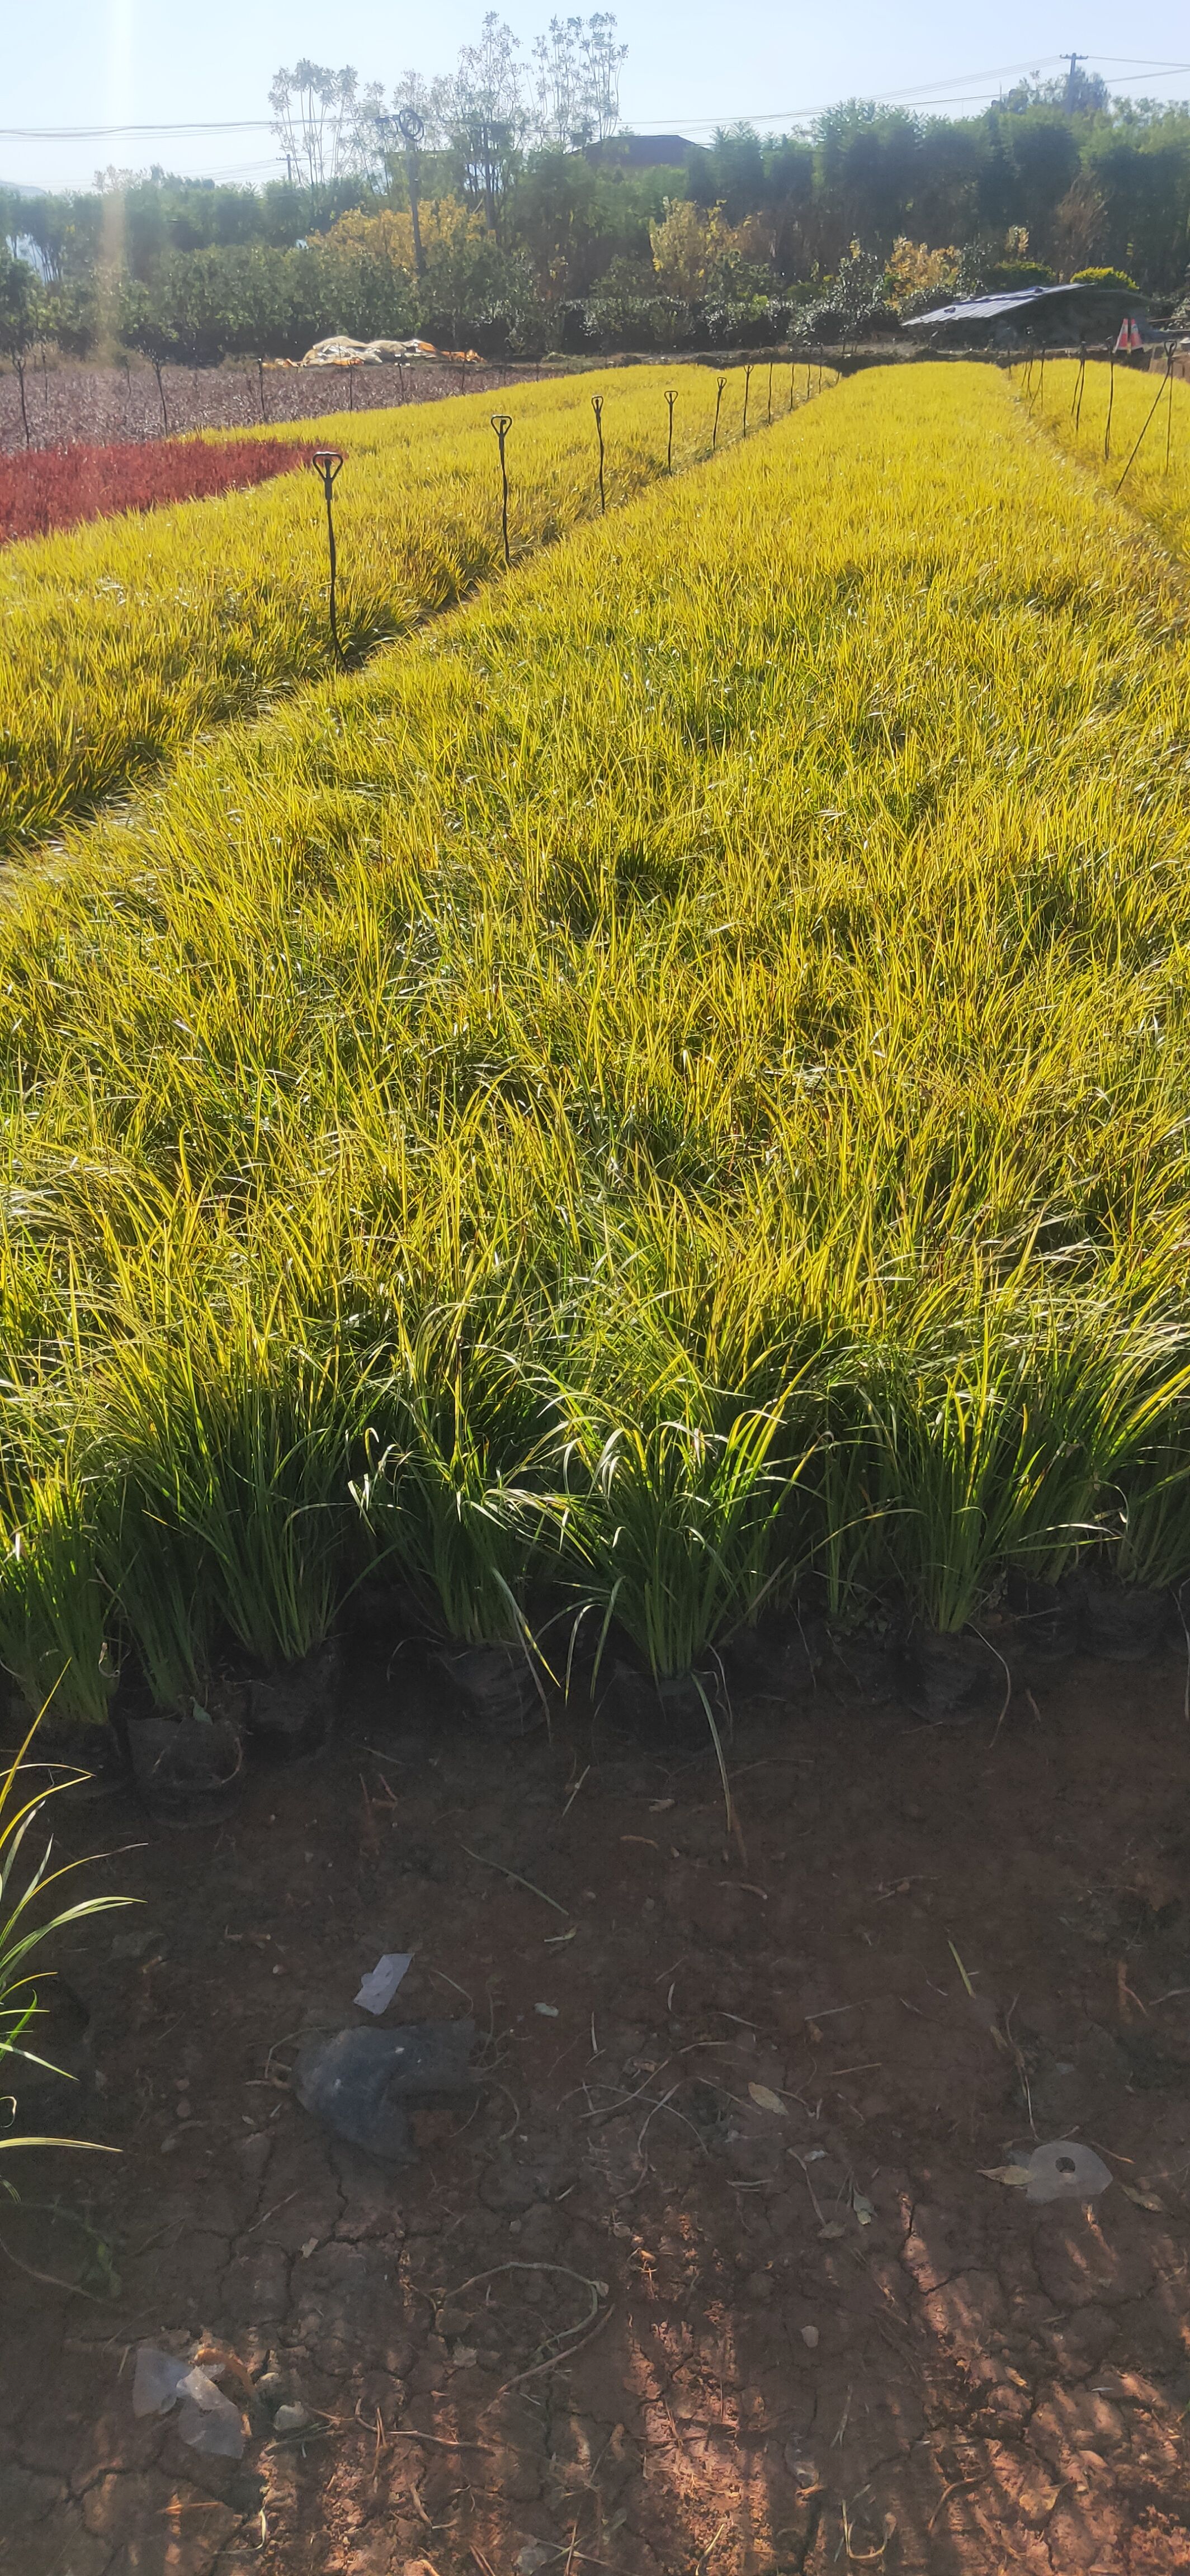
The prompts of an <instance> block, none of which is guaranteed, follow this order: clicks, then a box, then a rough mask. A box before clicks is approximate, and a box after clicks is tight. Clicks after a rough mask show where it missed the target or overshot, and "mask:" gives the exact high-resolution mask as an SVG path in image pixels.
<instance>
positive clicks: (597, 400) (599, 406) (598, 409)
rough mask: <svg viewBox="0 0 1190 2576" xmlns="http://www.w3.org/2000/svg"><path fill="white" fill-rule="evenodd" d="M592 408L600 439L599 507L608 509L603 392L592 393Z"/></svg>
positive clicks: (597, 434) (596, 432)
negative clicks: (604, 452)
mask: <svg viewBox="0 0 1190 2576" xmlns="http://www.w3.org/2000/svg"><path fill="white" fill-rule="evenodd" d="M591 409H592V411H593V412H594V414H595V434H596V436H597V438H598V440H599V507H600V509H601V510H606V508H607V494H606V492H605V491H604V488H603V396H602V394H592V396H591Z"/></svg>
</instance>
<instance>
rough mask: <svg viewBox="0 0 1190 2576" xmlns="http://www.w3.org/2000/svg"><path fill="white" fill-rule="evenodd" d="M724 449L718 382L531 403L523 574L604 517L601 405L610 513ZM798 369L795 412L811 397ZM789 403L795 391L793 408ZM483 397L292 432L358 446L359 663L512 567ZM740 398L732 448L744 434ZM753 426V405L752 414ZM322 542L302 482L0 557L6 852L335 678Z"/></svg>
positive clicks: (305, 480) (519, 542)
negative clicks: (286, 696) (224, 726)
mask: <svg viewBox="0 0 1190 2576" xmlns="http://www.w3.org/2000/svg"><path fill="white" fill-rule="evenodd" d="M675 383H676V385H677V387H678V400H677V403H676V406H675V412H674V442H673V461H674V466H675V468H678V467H682V466H686V465H688V464H690V463H691V462H692V460H693V459H695V458H697V457H701V456H704V455H705V454H706V452H707V450H708V448H709V446H710V441H711V436H712V430H713V422H714V409H715V379H714V377H713V376H712V375H710V374H709V373H708V371H707V370H706V369H704V368H698V367H681V368H678V369H676V370H670V371H668V372H667V371H666V370H665V369H663V368H661V367H642V368H636V369H633V370H632V371H631V373H628V372H625V371H623V370H614V371H613V370H607V371H605V372H603V373H600V374H597V375H596V374H593V375H590V376H579V377H568V378H564V379H561V380H555V381H552V382H550V381H547V382H545V383H543V384H540V385H518V386H516V387H515V388H513V389H512V390H511V391H510V392H508V393H507V394H506V395H501V396H500V397H499V398H498V401H497V402H496V404H495V407H496V408H504V409H506V410H508V411H510V412H511V413H512V415H513V419H514V426H513V430H512V433H511V435H510V439H509V448H508V459H509V471H510V481H511V485H512V504H511V511H510V536H511V542H512V547H513V552H514V557H523V556H525V555H527V554H529V553H531V552H532V551H533V550H534V549H535V548H536V547H538V546H540V545H543V544H547V543H548V542H550V541H551V540H552V539H554V538H556V537H558V536H560V535H562V534H563V533H564V532H565V531H566V530H567V529H569V528H571V527H573V526H575V525H576V524H577V523H578V522H579V521H581V520H583V519H586V518H591V517H593V516H594V515H595V514H596V513H597V512H598V509H599V495H598V484H597V451H596V435H595V423H594V418H593V415H592V410H591V397H592V395H593V394H601V395H602V396H603V400H604V415H603V418H604V434H605V440H606V447H607V473H606V490H607V498H608V503H609V506H615V505H616V504H618V503H620V502H622V501H623V500H624V499H625V498H627V497H629V496H630V495H631V494H633V493H635V492H637V491H639V490H640V489H641V488H642V486H643V485H645V484H647V483H648V482H649V481H651V480H652V479H653V478H655V477H656V476H657V475H658V474H660V473H662V472H663V471H664V469H665V464H666V453H667V425H668V415H667V411H666V405H665V400H664V389H665V387H666V386H667V385H673V384H675ZM805 388H806V378H805V373H804V371H799V373H798V377H797V398H798V399H799V400H803V399H804V398H805ZM790 390H791V385H790V384H789V383H786V382H785V380H784V377H783V379H782V389H781V391H782V399H783V401H784V400H788V398H789V394H790ZM493 407H494V404H493V397H492V396H491V395H489V394H469V395H466V396H461V397H452V398H450V399H449V400H445V401H442V402H435V403H419V404H409V405H407V406H404V407H401V408H397V409H393V410H389V411H379V412H370V413H364V412H361V413H356V414H355V415H353V416H352V415H345V414H339V415H338V416H337V417H335V416H332V417H330V418H328V419H323V420H313V421H308V422H298V423H297V424H296V425H287V426H286V429H285V431H284V432H281V431H279V430H275V431H271V432H270V431H262V432H261V433H259V434H260V435H261V436H263V437H281V436H284V437H285V438H286V439H299V440H305V439H309V440H310V441H311V442H313V443H318V444H330V445H334V446H338V447H341V448H343V449H344V450H345V451H346V453H347V460H348V461H347V464H346V465H345V467H344V469H343V472H342V474H341V475H340V477H339V482H338V486H337V490H336V516H337V521H338V534H339V550H340V595H339V622H340V633H341V636H342V639H343V644H344V648H345V652H346V654H347V657H348V659H349V661H358V660H360V659H361V658H362V657H363V656H364V655H365V654H366V653H368V652H369V651H371V650H372V649H373V648H374V647H375V646H377V645H378V644H382V643H384V642H385V641H387V640H390V639H392V638H394V637H398V636H401V635H404V634H407V633H408V631H409V630H410V628H411V627H413V626H415V625H416V624H417V623H418V621H419V620H420V619H422V618H423V617H425V616H426V615H428V614H430V613H431V612H433V611H434V610H437V609H441V608H444V607H449V606H450V605H452V604H453V603H454V602H456V601H458V600H459V599H461V598H462V597H464V596H465V595H466V593H467V592H469V591H470V590H471V589H472V588H473V587H474V585H475V584H476V583H477V582H479V581H481V580H483V579H484V578H485V577H486V576H487V575H489V574H491V573H493V572H494V571H496V570H498V569H499V570H502V569H503V553H502V541H501V528H500V480H499V472H498V462H497V454H496V442H495V439H494V437H493V434H492V430H491V427H490V415H491V413H492V410H493ZM739 410H740V402H739V397H738V391H737V393H736V394H735V396H734V397H731V398H728V399H725V404H724V410H723V417H722V431H723V435H724V437H725V438H726V437H727V436H728V435H730V434H735V435H738V433H739ZM753 418H754V419H755V407H754V411H753ZM331 662H332V656H331V651H330V642H329V635H328V628H327V613H326V523H325V515H324V510H323V504H322V497H321V489H320V486H319V485H318V484H317V483H316V481H315V479H314V477H313V476H312V475H311V474H309V473H306V472H299V473H296V474H288V475H285V476H282V477H280V478H279V479H278V480H277V481H276V482H274V483H268V484H262V485H260V486H258V487H257V488H256V489H255V490H253V491H250V492H234V493H229V494H227V495H226V496H224V497H221V498H218V499H215V500H206V501H192V502H183V503H180V504H178V505H177V506H175V507H173V508H170V509H165V510H160V511H152V512H149V513H146V514H144V515H143V516H141V515H133V516H121V517H118V518H113V519H107V520H99V521H92V522H91V523H89V524H88V525H87V526H85V527H81V528H77V529H73V530H69V531H67V532H65V533H63V534H60V535H57V536H52V537H45V538H38V539H32V540H30V541H28V542H27V543H24V544H20V545H14V546H10V547H6V548H5V549H4V550H3V551H2V552H0V851H3V850H10V849H12V848H13V847H15V846H16V845H18V844H19V843H21V842H25V843H27V842H29V841H30V840H32V839H35V838H37V837H39V836H43V835H45V834H47V833H50V832H55V831H58V830H59V829H60V828H61V826H62V825H63V823H64V822H65V821H67V820H68V819H69V818H71V817H77V816H78V815H80V814H82V813H85V812H87V811H88V810H91V809H93V808H94V807H95V805H96V804H97V803H98V802H99V800H100V799H102V798H104V797H110V796H113V795H118V794H123V793H125V792H126V791H127V790H129V789H130V788H132V787H134V786H135V785H136V784H137V783H138V782H139V781H141V780H143V779H144V778H145V777H146V776H147V775H149V774H151V772H152V770H153V768H154V767H155V766H156V765H157V764H158V763H159V762H160V761H161V759H162V758H163V757H164V756H168V755H170V754H174V753H176V752H177V751H178V750H179V749H180V748H181V746H182V745H184V744H185V743H187V742H189V741H191V740H192V739H193V737H194V735H195V734H196V733H197V732H199V731H201V730H202V729H203V728H204V727H209V726H211V725H214V724H217V723H220V722H223V721H225V720H226V719H228V718H229V717H232V716H235V715H243V714H245V713H247V712H249V711H250V710H252V709H254V708H260V707H261V706H262V705H264V704H266V703H267V702H268V701H269V700H270V699H271V698H273V697H275V696H277V695H278V693H280V692H283V691H287V690H289V689H290V688H292V687H293V686H294V685H295V684H296V683H299V682H302V681H305V680H308V679H309V678H310V677H311V676H316V675H318V674H319V673H321V672H324V671H325V670H327V669H328V668H329V667H331Z"/></svg>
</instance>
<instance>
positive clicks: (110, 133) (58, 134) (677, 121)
mask: <svg viewBox="0 0 1190 2576" xmlns="http://www.w3.org/2000/svg"><path fill="white" fill-rule="evenodd" d="M1071 59H1072V57H1071V56H1070V55H1068V54H1043V55H1041V56H1038V55H1036V54H1032V55H1030V56H1029V58H1028V59H1027V61H1024V62H1017V63H998V64H994V65H992V66H991V67H990V68H989V69H988V70H986V71H978V72H960V73H958V74H948V75H946V76H945V77H944V78H942V79H939V80H936V81H926V82H921V83H918V84H917V86H916V87H915V88H912V89H902V90H881V91H879V92H878V93H874V94H873V103H874V104H875V105H877V106H888V107H977V106H981V105H984V104H987V103H989V102H990V101H991V100H993V99H994V98H995V96H996V95H997V93H996V92H995V91H990V92H985V91H982V90H976V89H974V88H972V87H969V86H963V84H971V83H975V82H983V81H991V80H1009V79H1012V78H1014V77H1016V76H1018V75H1020V74H1022V73H1028V72H1032V73H1034V74H1036V73H1038V72H1041V71H1046V70H1050V69H1053V68H1055V67H1056V66H1057V65H1058V64H1059V63H1068V62H1070V61H1071ZM1073 59H1074V60H1075V61H1078V62H1085V63H1106V64H1113V63H1132V64H1136V65H1139V69H1136V70H1133V71H1131V72H1128V73H1126V74H1125V75H1124V77H1123V79H1122V80H1121V81H1120V87H1121V88H1131V87H1132V86H1133V85H1134V84H1135V83H1136V82H1137V81H1142V80H1145V79H1148V78H1149V77H1150V75H1151V74H1153V73H1190V62H1180V63H1175V62H1165V61H1158V60H1156V59H1149V58H1146V57H1144V56H1142V55H1137V54H1089V55H1088V54H1079V55H1077V56H1075V57H1073ZM839 104H840V101H839V100H838V99H826V100H819V101H818V103H817V104H816V105H815V106H813V107H780V108H751V109H737V110H736V111H734V113H730V114H724V113H723V112H722V111H720V113H719V114H718V115H716V116H678V115H675V114H673V113H672V112H671V113H669V114H668V115H664V116H663V115H655V116H652V117H648V118H643V119H642V120H641V122H642V124H643V125H645V126H651V127H653V128H655V129H660V130H668V131H671V132H681V131H683V130H684V129H685V128H686V127H687V126H704V127H705V126H710V127H716V126H721V125H751V124H757V125H779V124H799V123H802V122H804V121H805V120H806V119H807V118H809V117H815V116H825V115H827V114H828V113H829V111H830V109H831V108H832V107H837V106H838V105H839ZM274 131H275V126H274V122H273V120H272V118H271V117H210V118H206V119H204V120H202V121H201V122H197V123H187V124H160V125H147V124H141V125H0V143H120V142H137V141H142V140H143V141H145V142H150V141H158V142H184V141H186V140H187V139H188V138H190V137H191V136H194V137H198V136H205V135H215V134H271V133H273V132H274ZM245 166H246V165H245Z"/></svg>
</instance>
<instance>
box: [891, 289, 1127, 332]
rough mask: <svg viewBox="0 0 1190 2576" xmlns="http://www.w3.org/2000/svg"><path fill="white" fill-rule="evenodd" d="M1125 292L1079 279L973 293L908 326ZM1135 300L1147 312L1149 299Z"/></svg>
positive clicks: (986, 318) (994, 316)
mask: <svg viewBox="0 0 1190 2576" xmlns="http://www.w3.org/2000/svg"><path fill="white" fill-rule="evenodd" d="M1124 292H1125V291H1124V289H1123V288H1122V287H1119V286H1108V287H1103V286H1095V285H1093V284H1092V283H1091V282H1090V281H1089V280H1076V281H1075V283H1074V284H1073V285H1069V286H1018V287H1014V288H1013V290H1012V292H1011V293H1010V294H1007V295H972V296H969V297H968V298H967V300H966V302H965V303H962V304H939V305H936V306H935V309H934V311H933V312H932V313H915V314H914V316H913V319H912V321H908V322H906V323H905V325H904V327H905V329H906V331H924V330H926V329H927V328H928V327H929V325H930V324H931V323H937V322H998V321H999V320H1000V318H1001V316H1002V315H1004V314H1007V313H1023V312H1025V311H1027V310H1028V307H1029V306H1030V305H1033V304H1052V303H1053V302H1054V301H1055V299H1056V298H1061V297H1062V296H1066V297H1068V298H1069V297H1071V296H1075V297H1079V296H1087V295H1090V296H1096V295H1101V296H1105V297H1110V298H1111V299H1112V300H1113V302H1119V300H1120V298H1121V297H1122V296H1124ZM1131 300H1132V303H1133V305H1135V306H1136V307H1137V309H1138V310H1139V311H1140V312H1141V313H1143V312H1144V308H1145V303H1146V298H1145V297H1144V296H1143V295H1139V294H1135V293H1134V294H1133V295H1132V299H1131ZM1125 301H1127V298H1126V297H1125Z"/></svg>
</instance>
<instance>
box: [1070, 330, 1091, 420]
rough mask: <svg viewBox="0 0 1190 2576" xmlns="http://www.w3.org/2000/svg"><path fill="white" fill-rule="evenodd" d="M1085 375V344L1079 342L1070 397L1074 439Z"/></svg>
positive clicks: (1081, 402)
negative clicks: (1075, 374) (1076, 366)
mask: <svg viewBox="0 0 1190 2576" xmlns="http://www.w3.org/2000/svg"><path fill="white" fill-rule="evenodd" d="M1086 373H1087V344H1086V341H1085V340H1080V341H1079V344H1078V374H1077V376H1076V377H1075V380H1074V392H1073V394H1072V395H1071V397H1070V409H1071V412H1072V413H1073V415H1074V435H1075V437H1076V438H1077V437H1078V425H1079V422H1080V420H1081V419H1082V416H1083V385H1084V382H1085V380H1086Z"/></svg>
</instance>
